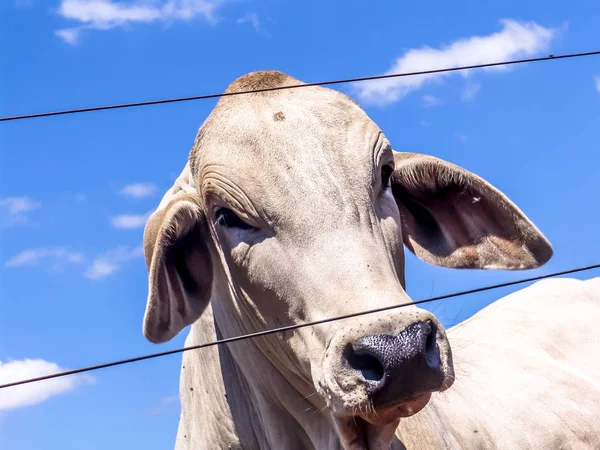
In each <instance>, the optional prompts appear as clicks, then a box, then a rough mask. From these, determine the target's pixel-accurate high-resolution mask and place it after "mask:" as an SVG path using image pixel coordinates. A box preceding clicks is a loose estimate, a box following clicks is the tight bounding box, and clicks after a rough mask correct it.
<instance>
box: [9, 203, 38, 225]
mask: <svg viewBox="0 0 600 450" xmlns="http://www.w3.org/2000/svg"><path fill="white" fill-rule="evenodd" d="M41 206H42V204H41V203H40V202H36V201H34V200H32V199H30V198H29V197H26V196H23V197H5V198H0V210H1V211H2V216H3V221H4V222H5V223H7V224H8V225H24V224H26V223H28V222H29V214H28V213H30V212H32V211H35V210H36V209H39V208H40V207H41Z"/></svg>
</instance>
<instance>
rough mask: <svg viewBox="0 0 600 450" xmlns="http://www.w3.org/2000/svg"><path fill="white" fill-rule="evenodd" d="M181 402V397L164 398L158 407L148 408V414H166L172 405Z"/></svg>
mask: <svg viewBox="0 0 600 450" xmlns="http://www.w3.org/2000/svg"><path fill="white" fill-rule="evenodd" d="M178 402H179V395H177V394H175V395H170V396H168V397H163V398H162V399H161V400H160V402H159V403H158V405H156V406H153V407H152V408H148V409H147V410H146V414H150V415H153V416H154V415H157V414H161V413H163V412H165V411H166V410H167V409H168V408H169V407H170V406H171V405H173V404H175V403H178Z"/></svg>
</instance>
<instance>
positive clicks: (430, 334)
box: [425, 321, 440, 367]
mask: <svg viewBox="0 0 600 450" xmlns="http://www.w3.org/2000/svg"><path fill="white" fill-rule="evenodd" d="M427 325H428V326H429V327H428V328H429V329H428V330H427V339H426V340H425V359H426V360H427V363H428V364H429V366H431V367H434V366H437V365H439V362H440V356H439V352H438V348H437V326H436V325H435V324H434V323H433V322H430V321H428V322H427Z"/></svg>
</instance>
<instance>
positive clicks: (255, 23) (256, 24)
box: [237, 12, 268, 35]
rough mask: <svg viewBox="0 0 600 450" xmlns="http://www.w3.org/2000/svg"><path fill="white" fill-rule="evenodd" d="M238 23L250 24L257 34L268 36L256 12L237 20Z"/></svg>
mask: <svg viewBox="0 0 600 450" xmlns="http://www.w3.org/2000/svg"><path fill="white" fill-rule="evenodd" d="M237 23H239V24H243V23H249V24H251V25H252V28H254V31H256V32H257V33H262V34H265V35H268V33H267V32H266V31H264V30H263V29H262V28H261V26H260V19H259V18H258V15H257V14H256V13H255V12H249V13H248V14H246V15H245V16H244V17H240V18H239V19H238V20H237Z"/></svg>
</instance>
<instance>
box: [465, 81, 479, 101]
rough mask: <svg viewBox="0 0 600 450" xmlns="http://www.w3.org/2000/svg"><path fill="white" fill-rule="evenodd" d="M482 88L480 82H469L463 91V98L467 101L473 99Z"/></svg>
mask: <svg viewBox="0 0 600 450" xmlns="http://www.w3.org/2000/svg"><path fill="white" fill-rule="evenodd" d="M479 89H481V85H480V84H479V83H468V84H467V85H466V86H465V88H464V89H463V92H462V99H463V100H464V101H466V102H468V101H470V100H473V99H474V98H475V96H476V95H477V93H478V92H479Z"/></svg>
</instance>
